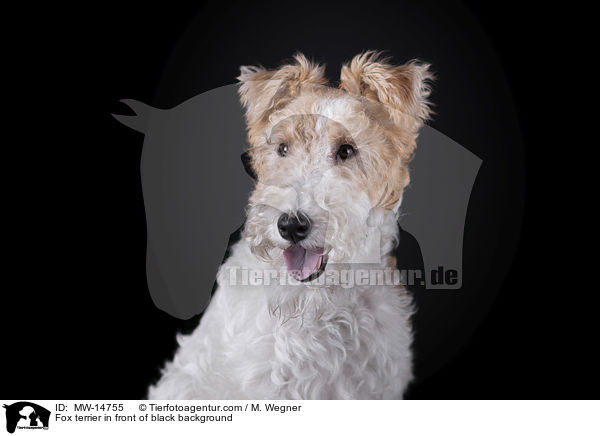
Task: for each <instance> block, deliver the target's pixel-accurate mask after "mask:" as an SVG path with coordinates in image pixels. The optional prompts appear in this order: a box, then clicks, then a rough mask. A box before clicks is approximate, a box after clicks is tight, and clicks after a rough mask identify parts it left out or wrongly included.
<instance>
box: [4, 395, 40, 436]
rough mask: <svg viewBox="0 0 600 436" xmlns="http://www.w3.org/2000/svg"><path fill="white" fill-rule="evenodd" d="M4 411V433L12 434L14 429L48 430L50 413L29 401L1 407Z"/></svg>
mask: <svg viewBox="0 0 600 436" xmlns="http://www.w3.org/2000/svg"><path fill="white" fill-rule="evenodd" d="M2 407H4V408H5V409H6V431H8V432H9V433H14V432H15V429H17V428H18V429H29V430H35V429H44V430H47V429H48V424H49V421H50V411H49V410H48V409H45V408H44V407H42V406H38V405H37V404H35V403H30V402H29V401H19V402H17V403H13V404H11V405H6V404H5V405H4V406H2Z"/></svg>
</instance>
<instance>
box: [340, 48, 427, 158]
mask: <svg viewBox="0 0 600 436" xmlns="http://www.w3.org/2000/svg"><path fill="white" fill-rule="evenodd" d="M429 67H430V65H429V64H421V63H419V62H417V61H411V62H409V63H407V64H405V65H400V66H394V65H391V64H390V63H389V60H388V59H386V58H383V56H382V54H381V53H380V52H375V51H368V52H366V53H362V54H360V55H357V56H355V57H354V59H352V61H351V62H350V63H349V64H346V65H344V66H343V67H342V73H341V83H340V88H341V89H343V90H345V91H347V92H349V93H351V94H355V95H362V96H364V97H366V98H368V99H369V100H371V101H375V102H379V103H381V104H383V106H384V107H385V108H386V110H387V111H388V113H389V115H390V118H391V119H392V121H393V122H394V124H395V125H396V126H397V127H399V128H400V129H402V130H404V131H403V132H401V134H402V135H401V138H402V139H403V141H402V142H401V143H400V144H399V146H400V148H401V153H402V155H403V160H404V161H407V160H410V158H411V157H412V154H413V153H414V150H415V148H416V146H417V144H416V139H417V134H418V130H419V128H420V127H421V126H422V125H423V122H424V121H426V120H428V119H429V117H430V115H431V114H432V111H431V109H430V104H429V102H428V100H427V98H428V97H429V94H430V92H431V90H430V88H429V81H431V80H433V78H434V77H433V74H432V73H431V72H430V71H429ZM392 139H393V138H392Z"/></svg>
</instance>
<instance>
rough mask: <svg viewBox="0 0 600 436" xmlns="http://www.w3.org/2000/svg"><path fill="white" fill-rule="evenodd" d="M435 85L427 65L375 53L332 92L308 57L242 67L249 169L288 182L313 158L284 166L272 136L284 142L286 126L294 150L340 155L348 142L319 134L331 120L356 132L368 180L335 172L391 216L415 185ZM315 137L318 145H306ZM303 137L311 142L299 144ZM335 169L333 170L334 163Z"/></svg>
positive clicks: (355, 63)
mask: <svg viewBox="0 0 600 436" xmlns="http://www.w3.org/2000/svg"><path fill="white" fill-rule="evenodd" d="M432 78H433V75H432V74H431V73H430V72H429V65H427V64H421V63H419V62H417V61H412V62H409V63H407V64H405V65H401V66H394V65H392V64H390V63H389V61H388V60H387V59H384V58H382V56H381V54H380V53H377V52H372V51H370V52H366V53H363V54H360V55H358V56H356V57H354V59H353V60H352V61H351V62H349V63H348V64H346V65H344V66H343V67H342V70H341V81H340V86H339V88H333V87H330V86H327V80H326V79H325V77H324V68H323V66H320V65H318V64H315V63H313V62H310V61H309V60H308V59H307V58H306V57H305V56H304V55H302V54H297V55H296V56H295V57H294V62H293V63H291V64H289V65H284V66H282V67H280V68H279V69H277V70H271V71H269V70H266V69H264V68H262V67H242V68H241V74H240V76H239V77H238V79H239V81H240V89H239V93H240V98H241V102H242V105H243V106H244V108H245V110H246V121H247V125H248V140H249V143H250V149H249V153H250V158H251V163H252V166H253V168H254V169H255V172H256V173H257V175H258V179H259V181H260V180H264V179H265V178H266V177H268V178H271V179H284V178H286V177H289V175H290V169H291V168H298V167H299V166H302V165H303V164H304V162H305V161H303V159H306V158H308V157H307V156H306V157H301V156H300V155H299V154H298V153H296V154H294V153H290V154H291V155H290V157H289V158H288V159H287V160H286V161H280V160H279V157H277V152H276V147H277V144H276V143H275V142H276V141H274V139H273V138H272V137H271V136H272V135H273V134H274V132H279V133H278V134H279V135H280V136H282V135H283V134H282V133H281V130H282V126H284V125H288V124H291V125H289V126H288V129H291V130H290V132H294V131H295V132H296V133H295V134H292V133H288V134H287V137H286V136H285V135H283V136H282V138H284V139H282V140H281V141H285V142H290V144H289V145H290V148H291V149H292V151H293V150H294V149H296V148H297V147H299V146H300V144H302V147H304V148H305V149H306V150H308V151H309V153H311V154H312V156H313V158H316V157H315V156H317V154H318V153H319V151H318V149H320V150H321V152H320V153H325V154H321V156H325V157H324V158H325V159H330V158H327V157H326V156H332V153H333V156H334V155H335V150H333V148H334V147H335V146H336V144H334V142H336V141H337V142H339V141H340V140H341V139H342V138H338V137H336V136H335V135H334V134H333V133H331V132H329V133H327V134H325V133H324V132H326V131H327V130H326V129H325V130H324V129H321V130H320V132H317V131H316V130H315V126H316V125H317V123H316V122H315V120H316V119H317V118H321V119H324V118H328V119H330V122H329V125H330V128H333V127H332V126H333V125H334V124H336V123H339V124H340V125H341V126H343V127H344V128H345V129H346V130H347V131H348V132H352V134H353V135H354V137H352V138H344V140H346V141H347V142H353V143H355V145H356V147H357V149H358V155H359V156H361V157H360V159H361V160H362V162H363V167H362V168H367V169H368V174H366V177H365V175H360V174H358V172H357V170H358V169H357V168H355V167H353V166H352V165H353V164H352V163H351V162H348V163H347V164H344V165H337V167H335V166H334V167H333V168H334V171H338V172H339V177H341V178H345V179H348V178H349V177H350V178H352V179H353V182H354V184H355V188H356V189H358V190H361V191H364V192H367V193H368V196H369V197H370V198H371V201H372V204H373V206H374V207H382V208H384V209H388V210H390V209H393V208H394V206H395V205H396V204H397V203H398V201H399V200H400V198H401V197H402V192H403V190H404V188H405V187H406V185H407V184H408V183H409V180H410V177H409V173H408V167H407V164H408V162H409V161H410V160H411V159H412V156H413V154H414V151H415V148H416V140H417V136H418V131H419V128H420V127H421V126H422V125H423V122H424V121H425V120H427V119H428V118H429V116H430V115H431V110H430V107H429V102H428V100H427V98H428V97H429V93H430V89H429V86H428V83H429V80H431V79H432ZM307 116H309V118H306V117H307ZM314 116H316V117H317V118H314ZM311 117H312V118H311ZM284 119H287V121H285V123H284V124H281V123H282V122H283V120H284ZM308 121H311V123H308ZM303 130H306V131H303ZM311 135H312V140H308V139H306V138H308V137H311ZM302 136H304V137H306V138H305V139H302V140H301V139H298V138H300V137H302ZM286 138H287V139H286ZM294 138H296V139H294ZM324 141H325V142H327V141H329V142H330V143H324ZM292 142H295V143H294V144H292ZM296 143H297V144H296ZM338 145H339V144H338ZM323 147H325V148H326V149H327V150H325V149H323ZM328 147H329V148H331V149H328ZM321 159H322V158H321ZM292 161H293V162H294V165H295V166H294V165H292V164H291V162H292ZM317 162H324V161H323V160H321V161H318V160H317ZM330 162H333V163H332V164H331V163H330V165H335V160H333V161H330ZM288 165H291V166H288ZM352 174H354V176H352Z"/></svg>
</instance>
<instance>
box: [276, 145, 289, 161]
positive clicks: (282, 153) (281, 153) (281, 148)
mask: <svg viewBox="0 0 600 436" xmlns="http://www.w3.org/2000/svg"><path fill="white" fill-rule="evenodd" d="M287 152H288V146H287V144H286V143H285V142H282V143H281V144H279V148H278V149H277V153H279V156H281V157H285V155H286V154H287Z"/></svg>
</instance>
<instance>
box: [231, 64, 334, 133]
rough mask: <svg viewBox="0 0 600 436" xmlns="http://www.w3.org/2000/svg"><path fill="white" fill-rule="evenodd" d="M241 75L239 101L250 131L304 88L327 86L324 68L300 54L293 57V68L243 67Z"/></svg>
mask: <svg viewBox="0 0 600 436" xmlns="http://www.w3.org/2000/svg"><path fill="white" fill-rule="evenodd" d="M240 71H241V74H240V76H239V77H238V80H239V82H240V88H239V94H240V100H241V102H242V105H243V106H244V108H245V109H246V121H247V123H248V127H249V128H250V129H252V128H253V127H256V125H257V124H260V123H261V122H263V121H266V120H267V118H268V116H269V115H270V114H271V113H272V112H273V111H274V110H276V109H278V108H280V107H282V106H283V105H285V104H286V103H287V102H288V101H290V100H291V99H293V98H294V97H295V96H296V95H298V93H299V91H300V88H301V87H302V86H303V85H306V84H317V85H326V84H327V80H326V79H325V78H324V68H323V66H321V65H318V64H315V63H313V62H311V61H309V60H308V59H306V57H305V56H304V55H303V54H301V53H298V54H296V55H295V56H294V62H293V63H292V64H289V65H284V66H282V67H280V68H279V69H277V70H271V71H269V70H266V69H264V68H262V67H251V66H244V67H241V68H240Z"/></svg>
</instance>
